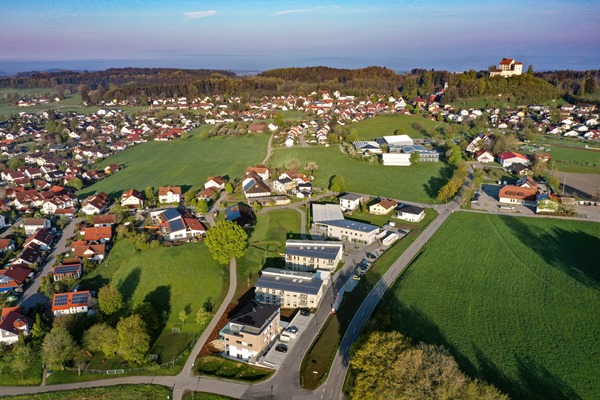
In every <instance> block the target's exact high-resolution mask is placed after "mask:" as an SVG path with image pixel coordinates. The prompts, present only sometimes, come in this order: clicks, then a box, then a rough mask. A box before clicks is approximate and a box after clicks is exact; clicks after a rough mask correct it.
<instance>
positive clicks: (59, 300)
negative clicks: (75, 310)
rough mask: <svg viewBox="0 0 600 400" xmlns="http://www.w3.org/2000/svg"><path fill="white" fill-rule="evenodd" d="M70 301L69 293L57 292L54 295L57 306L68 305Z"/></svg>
mask: <svg viewBox="0 0 600 400" xmlns="http://www.w3.org/2000/svg"><path fill="white" fill-rule="evenodd" d="M68 302H69V295H68V294H66V293H65V294H57V295H55V296H54V305H55V306H66V305H67V303H68Z"/></svg>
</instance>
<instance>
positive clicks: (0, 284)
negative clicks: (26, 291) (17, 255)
mask: <svg viewBox="0 0 600 400" xmlns="http://www.w3.org/2000/svg"><path fill="white" fill-rule="evenodd" d="M30 274H31V269H29V268H28V267H27V265H25V264H13V265H11V266H9V267H8V268H5V269H0V293H2V292H12V291H13V290H15V289H17V288H20V287H23V284H24V283H26V282H27V279H28V278H29V275H30Z"/></svg>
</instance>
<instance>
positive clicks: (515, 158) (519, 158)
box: [497, 151, 531, 168]
mask: <svg viewBox="0 0 600 400" xmlns="http://www.w3.org/2000/svg"><path fill="white" fill-rule="evenodd" d="M497 157H498V162H499V163H500V164H501V165H502V166H503V167H504V168H508V167H510V166H511V165H513V164H515V163H519V164H523V165H526V166H529V165H530V164H531V163H530V162H529V159H528V158H527V157H526V156H524V155H523V154H519V153H515V152H514V151H506V152H504V153H500V154H498V156H497Z"/></svg>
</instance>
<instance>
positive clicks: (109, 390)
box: [6, 385, 171, 400]
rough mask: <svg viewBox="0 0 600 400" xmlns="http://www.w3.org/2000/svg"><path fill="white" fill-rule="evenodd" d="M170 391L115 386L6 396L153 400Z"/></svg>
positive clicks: (30, 399)
mask: <svg viewBox="0 0 600 400" xmlns="http://www.w3.org/2000/svg"><path fill="white" fill-rule="evenodd" d="M170 396H171V391H170V390H169V389H168V388H166V387H164V386H160V385H117V386H109V387H97V388H86V389H72V390H60V391H57V392H47V393H38V394H26V395H25V394H24V395H20V396H7V397H6V399H10V400H81V399H94V400H154V399H164V398H170Z"/></svg>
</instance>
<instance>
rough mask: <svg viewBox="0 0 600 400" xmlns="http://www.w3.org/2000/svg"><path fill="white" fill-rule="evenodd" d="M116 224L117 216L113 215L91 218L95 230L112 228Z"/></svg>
mask: <svg viewBox="0 0 600 400" xmlns="http://www.w3.org/2000/svg"><path fill="white" fill-rule="evenodd" d="M116 223H117V216H116V215H115V214H106V215H94V217H93V218H92V224H93V225H94V227H96V228H101V227H106V226H113V225H115V224H116Z"/></svg>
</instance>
